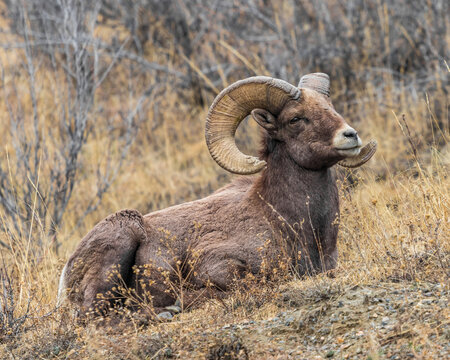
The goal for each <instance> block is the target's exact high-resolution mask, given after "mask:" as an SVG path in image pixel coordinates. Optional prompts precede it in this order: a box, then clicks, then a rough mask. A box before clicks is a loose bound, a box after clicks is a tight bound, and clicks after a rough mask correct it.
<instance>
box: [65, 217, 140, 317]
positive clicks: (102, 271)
mask: <svg viewBox="0 0 450 360" xmlns="http://www.w3.org/2000/svg"><path fill="white" fill-rule="evenodd" d="M145 238H146V232H145V230H144V224H143V218H142V215H141V214H140V213H139V212H138V211H136V210H122V211H119V212H117V213H115V214H113V215H110V216H108V217H107V218H106V219H104V220H102V221H101V222H100V223H98V224H97V225H96V226H95V227H94V228H93V229H92V230H91V231H90V232H89V233H88V234H87V235H86V236H85V237H84V238H83V239H82V240H81V242H80V244H79V245H78V247H77V249H76V250H75V252H74V253H73V255H72V256H71V257H70V259H69V260H68V262H67V264H66V266H65V267H64V270H63V273H62V274H61V281H60V288H59V291H58V296H59V298H60V299H58V300H59V302H60V300H61V297H63V296H64V294H65V295H66V296H67V297H68V298H69V299H70V300H71V301H72V302H74V303H76V304H78V305H79V306H80V308H81V312H82V314H87V313H89V312H91V311H95V312H97V313H101V312H104V311H105V310H107V308H108V307H109V306H111V304H112V303H113V302H114V301H120V299H119V298H120V295H118V294H117V291H116V290H117V288H119V287H120V286H121V285H125V286H127V285H128V283H129V279H130V278H131V273H132V267H133V265H134V261H135V254H136V251H137V249H138V247H139V245H140V244H141V243H142V242H143V241H144V240H145ZM114 298H115V299H114Z"/></svg>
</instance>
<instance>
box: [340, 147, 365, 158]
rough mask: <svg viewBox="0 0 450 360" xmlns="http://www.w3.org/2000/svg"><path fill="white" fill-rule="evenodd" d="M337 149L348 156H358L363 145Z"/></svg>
mask: <svg viewBox="0 0 450 360" xmlns="http://www.w3.org/2000/svg"><path fill="white" fill-rule="evenodd" d="M336 150H337V151H338V152H339V154H341V155H344V156H347V157H351V156H357V155H359V152H360V151H361V145H355V146H349V147H340V148H336Z"/></svg>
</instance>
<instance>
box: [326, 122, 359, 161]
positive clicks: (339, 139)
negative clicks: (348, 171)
mask: <svg viewBox="0 0 450 360" xmlns="http://www.w3.org/2000/svg"><path fill="white" fill-rule="evenodd" d="M361 145H362V142H361V139H360V138H359V136H358V133H357V132H356V130H355V129H353V128H352V127H350V126H348V125H345V126H344V127H342V128H341V129H339V130H338V131H337V132H336V134H335V136H334V139H333V146H334V148H335V149H336V150H338V151H339V152H340V153H341V154H342V155H345V156H356V155H358V154H359V151H360V148H361Z"/></svg>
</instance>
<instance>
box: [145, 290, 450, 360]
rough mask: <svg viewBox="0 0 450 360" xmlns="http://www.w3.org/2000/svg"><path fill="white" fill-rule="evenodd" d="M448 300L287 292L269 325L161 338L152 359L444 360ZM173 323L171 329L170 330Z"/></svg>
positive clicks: (417, 294) (437, 293)
mask: <svg viewBox="0 0 450 360" xmlns="http://www.w3.org/2000/svg"><path fill="white" fill-rule="evenodd" d="M328 290H329V289H328ZM448 295H449V293H448V289H447V288H446V287H445V286H444V285H442V284H427V283H420V284H412V283H409V284H404V283H382V284H379V285H376V286H354V287H351V288H346V289H340V290H336V289H335V290H331V292H329V291H318V292H317V293H316V294H308V295H306V296H305V293H304V292H303V291H299V290H295V289H287V290H285V291H284V292H283V293H282V294H281V296H280V298H279V300H277V306H278V307H279V308H280V309H281V311H280V312H279V313H278V314H277V315H276V316H275V317H269V318H267V319H262V320H248V321H242V322H239V323H232V324H226V325H223V326H221V327H220V328H217V329H214V330H208V331H201V330H200V331H197V332H193V333H191V334H189V336H186V337H185V336H181V338H178V339H177V340H175V341H174V340H172V341H168V342H166V341H167V340H168V339H167V336H168V334H166V335H165V336H162V338H160V340H162V342H163V343H164V342H165V343H166V344H165V345H164V346H163V347H161V349H160V351H159V353H155V354H154V356H156V358H158V357H161V358H163V357H171V356H180V357H182V358H204V357H206V358H208V359H247V358H250V359H324V358H329V359H408V358H411V359H415V358H423V359H428V358H433V359H444V358H449V357H450V327H449V310H448V302H449V297H448ZM176 318H177V316H175V318H174V319H173V320H172V321H175V322H176V321H177V319H176ZM155 335H156V334H154V336H155ZM163 338H165V340H166V341H164V339H163ZM171 343H172V344H171Z"/></svg>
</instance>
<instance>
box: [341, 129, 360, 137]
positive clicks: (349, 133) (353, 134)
mask: <svg viewBox="0 0 450 360" xmlns="http://www.w3.org/2000/svg"><path fill="white" fill-rule="evenodd" d="M343 135H344V136H345V137H346V138H355V139H356V138H357V137H358V133H357V132H356V131H355V130H353V129H351V130H347V131H345V132H344V134H343Z"/></svg>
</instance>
